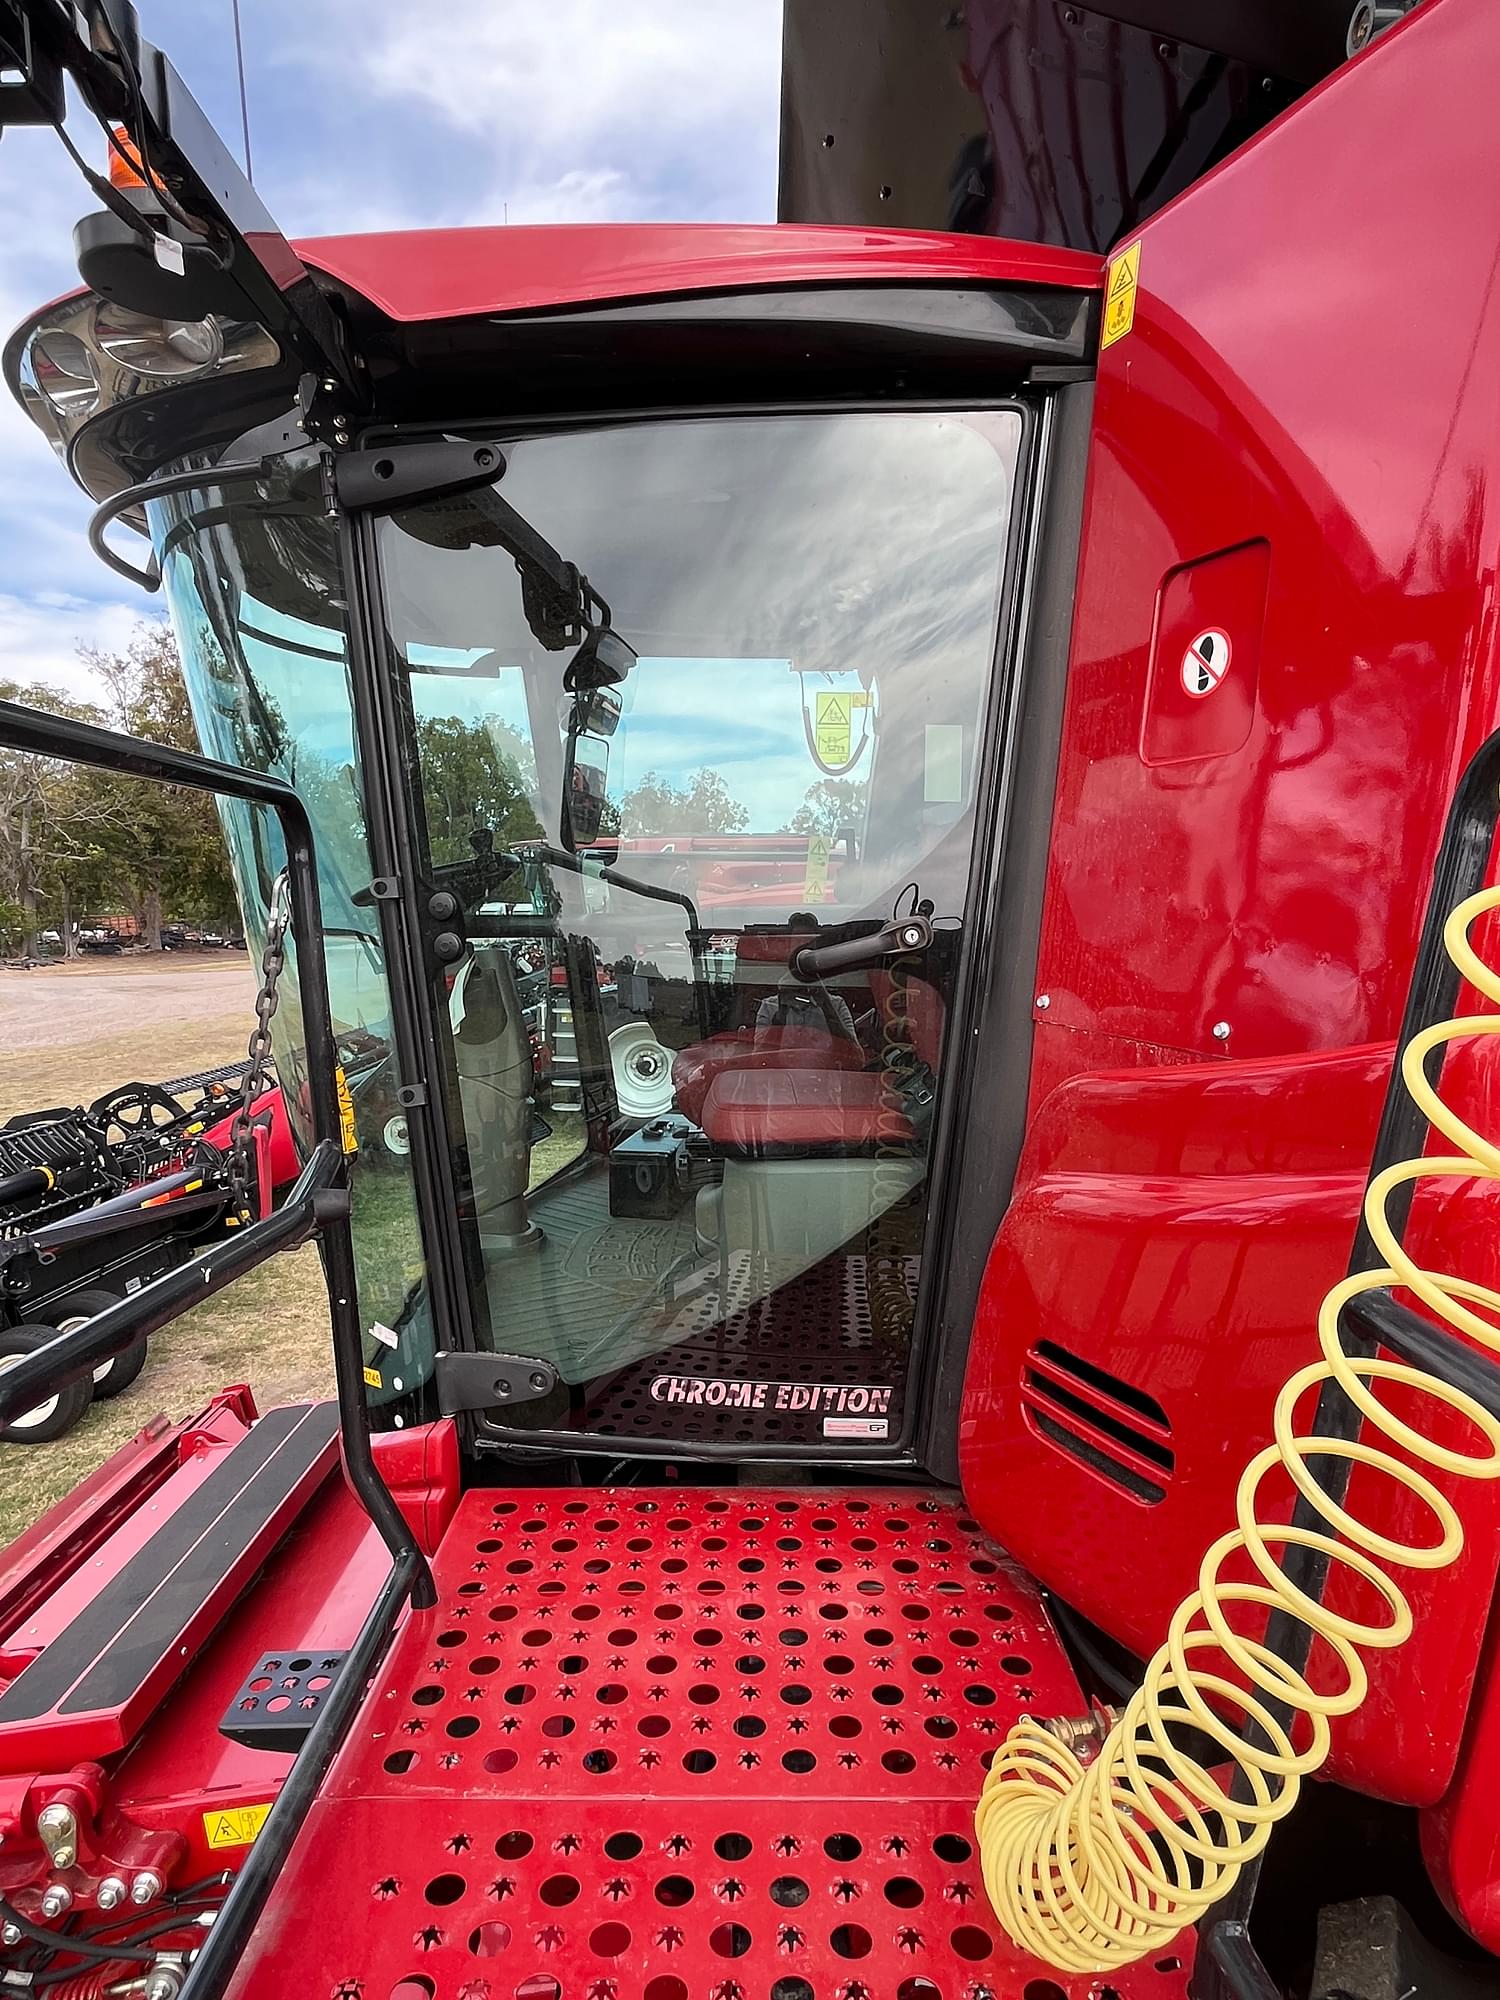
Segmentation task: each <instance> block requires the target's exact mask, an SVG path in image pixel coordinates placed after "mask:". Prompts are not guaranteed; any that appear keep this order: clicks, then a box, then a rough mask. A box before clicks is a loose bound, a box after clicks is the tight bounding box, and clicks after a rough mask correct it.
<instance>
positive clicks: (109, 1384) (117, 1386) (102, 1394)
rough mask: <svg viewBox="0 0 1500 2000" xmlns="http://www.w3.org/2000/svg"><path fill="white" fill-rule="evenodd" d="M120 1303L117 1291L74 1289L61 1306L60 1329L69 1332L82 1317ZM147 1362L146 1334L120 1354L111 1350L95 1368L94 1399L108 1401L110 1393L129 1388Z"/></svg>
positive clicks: (111, 1394) (88, 1318)
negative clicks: (104, 1359) (81, 1290)
mask: <svg viewBox="0 0 1500 2000" xmlns="http://www.w3.org/2000/svg"><path fill="white" fill-rule="evenodd" d="M119 1303H120V1295H119V1293H118V1292H104V1291H98V1292H74V1294H73V1296H72V1297H71V1298H70V1299H68V1300H66V1301H65V1302H64V1304H63V1306H62V1308H61V1311H62V1313H63V1315H64V1316H63V1317H62V1318H61V1319H59V1321H58V1322H57V1330H58V1332H59V1333H71V1332H72V1331H73V1329H74V1327H75V1326H82V1325H83V1323H84V1321H85V1320H90V1319H93V1318H95V1316H96V1315H97V1314H99V1313H102V1312H105V1311H107V1310H108V1308H109V1307H110V1306H117V1305H118V1304H119ZM145 1365H146V1336H145V1335H144V1334H142V1335H141V1337H140V1339H139V1340H134V1341H132V1342H131V1344H130V1345H129V1347H127V1348H126V1349H125V1351H124V1353H123V1354H112V1355H111V1356H110V1357H109V1359H108V1361H101V1362H100V1363H99V1366H98V1367H97V1368H96V1369H95V1370H94V1400H95V1401H96V1402H107V1401H108V1400H109V1398H110V1397H111V1396H118V1395H119V1394H120V1393H121V1391H122V1390H125V1389H128V1388H129V1387H130V1385H131V1383H132V1382H133V1381H134V1380H135V1378H136V1376H137V1375H139V1374H140V1372H141V1370H142V1369H143V1368H144V1367H145Z"/></svg>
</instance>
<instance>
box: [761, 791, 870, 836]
mask: <svg viewBox="0 0 1500 2000" xmlns="http://www.w3.org/2000/svg"><path fill="white" fill-rule="evenodd" d="M869 800H870V787H869V784H868V783H867V782H866V780H865V779H863V778H820V779H819V780H818V782H817V784H815V785H809V786H808V788H807V795H806V797H805V798H804V799H803V801H802V803H801V805H800V806H798V808H797V810H796V811H795V812H794V813H793V814H792V816H791V818H790V819H789V820H788V821H787V823H786V825H785V826H784V827H783V828H782V832H783V833H808V834H812V835H813V836H814V837H815V838H817V837H821V838H822V839H824V840H836V839H837V838H838V835H839V833H840V832H841V831H842V829H843V828H844V827H846V826H853V827H863V825H864V823H865V812H866V809H867V808H868V805H869Z"/></svg>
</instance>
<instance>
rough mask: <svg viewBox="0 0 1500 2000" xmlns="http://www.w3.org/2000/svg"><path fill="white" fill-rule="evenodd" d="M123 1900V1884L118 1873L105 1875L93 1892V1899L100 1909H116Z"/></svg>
mask: <svg viewBox="0 0 1500 2000" xmlns="http://www.w3.org/2000/svg"><path fill="white" fill-rule="evenodd" d="M124 1900H125V1884H124V1883H123V1882H122V1881H121V1880H120V1878H119V1876H118V1875H106V1876H105V1878H104V1880H103V1881H102V1882H101V1883H100V1884H99V1887H98V1889H97V1890H96V1891H95V1892H94V1901H95V1902H96V1903H97V1904H98V1905H99V1907H100V1909H101V1910H117V1909H118V1908H119V1907H120V1905H121V1903H123V1902H124Z"/></svg>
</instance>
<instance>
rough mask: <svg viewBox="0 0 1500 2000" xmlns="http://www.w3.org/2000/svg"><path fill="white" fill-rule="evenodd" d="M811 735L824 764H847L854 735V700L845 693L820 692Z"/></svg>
mask: <svg viewBox="0 0 1500 2000" xmlns="http://www.w3.org/2000/svg"><path fill="white" fill-rule="evenodd" d="M813 735H814V738H815V739H816V742H817V745H818V755H819V757H820V758H821V759H822V761H823V762H824V763H825V764H847V763H848V761H849V746H850V743H851V742H852V740H853V735H854V701H853V698H852V696H850V695H847V694H820V695H819V696H818V707H817V718H816V721H815V723H814V727H813Z"/></svg>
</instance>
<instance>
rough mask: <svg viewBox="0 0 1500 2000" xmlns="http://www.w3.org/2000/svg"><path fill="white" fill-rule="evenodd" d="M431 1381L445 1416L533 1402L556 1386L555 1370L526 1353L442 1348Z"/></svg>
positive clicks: (437, 1356)
mask: <svg viewBox="0 0 1500 2000" xmlns="http://www.w3.org/2000/svg"><path fill="white" fill-rule="evenodd" d="M432 1378H433V1381H434V1382H435V1383H436V1384H437V1398H438V1408H439V1409H440V1410H441V1411H442V1413H443V1415H444V1416H445V1417H452V1416H456V1415H457V1414H458V1413H459V1411H461V1410H495V1409H502V1408H504V1407H505V1405H507V1404H509V1403H534V1402H535V1401H536V1400H537V1398H538V1397H539V1396H547V1395H550V1394H551V1393H552V1391H553V1390H554V1389H555V1388H556V1387H557V1370H556V1369H555V1368H554V1367H553V1366H552V1364H551V1362H550V1361H539V1360H537V1359H536V1357H535V1356H534V1355H528V1354H459V1353H455V1352H453V1351H451V1350H449V1349H442V1350H440V1351H439V1352H438V1354H437V1355H436V1356H435V1357H434V1359H433V1364H432Z"/></svg>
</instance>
